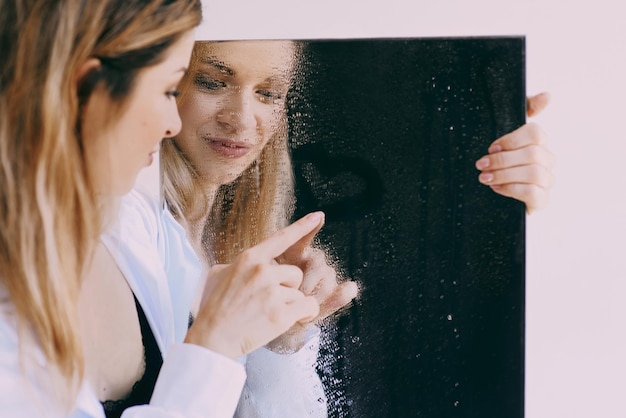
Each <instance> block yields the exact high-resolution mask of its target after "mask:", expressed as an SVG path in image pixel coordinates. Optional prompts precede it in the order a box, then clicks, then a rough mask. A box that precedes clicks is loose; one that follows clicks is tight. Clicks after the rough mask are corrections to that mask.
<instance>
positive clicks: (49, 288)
mask: <svg viewBox="0 0 626 418" xmlns="http://www.w3.org/2000/svg"><path fill="white" fill-rule="evenodd" d="M200 19H201V6H200V2H199V0H189V1H185V2H180V1H179V2H176V1H167V0H166V1H164V0H153V1H149V0H145V1H140V0H136V1H133V0H108V1H107V0H93V1H83V0H66V1H48V0H21V1H20V0H3V1H2V3H1V6H0V62H2V65H0V283H1V285H0V286H1V287H3V288H5V289H6V291H7V293H8V296H9V298H10V303H11V304H12V306H13V309H14V310H15V314H16V316H17V321H18V332H19V333H20V335H22V336H23V335H24V332H28V333H30V332H32V333H33V334H34V336H35V338H36V340H37V342H38V343H39V345H40V347H41V350H42V351H43V353H44V355H45V357H46V358H47V360H48V362H49V363H50V365H51V366H53V367H54V368H56V369H57V370H58V372H59V373H60V375H61V376H62V377H64V378H66V379H67V380H69V381H72V382H74V383H78V382H80V380H81V379H82V375H83V369H84V364H83V363H84V360H83V353H82V347H81V344H80V336H79V335H78V332H77V330H78V329H79V327H78V324H77V322H78V317H77V297H78V292H79V290H80V281H81V276H82V274H84V270H85V267H86V264H87V263H88V262H89V259H90V255H91V253H92V250H93V246H94V244H95V242H96V241H97V239H98V236H99V234H100V232H101V226H102V224H101V223H102V220H103V217H104V213H103V211H104V209H103V208H102V207H101V206H99V205H98V202H96V196H95V189H94V186H93V184H92V181H91V175H90V172H89V167H87V165H86V163H85V159H84V149H83V147H84V144H83V141H82V138H81V136H80V122H81V121H80V118H79V115H80V108H81V105H82V104H84V102H85V101H86V99H87V98H88V97H89V94H90V93H91V91H93V89H94V88H95V87H96V86H97V85H100V86H104V87H106V88H107V90H108V91H109V93H110V95H111V97H112V98H113V99H114V100H116V101H118V103H120V104H123V103H124V101H125V98H127V97H128V94H129V93H130V91H131V90H132V86H133V84H132V81H133V79H134V77H135V75H136V73H137V71H139V70H140V69H141V68H143V67H146V66H149V65H154V64H155V63H157V62H159V60H161V59H162V57H163V52H164V51H165V49H166V48H167V47H168V46H169V45H171V44H172V43H174V42H175V41H176V40H177V39H179V38H180V37H181V36H182V35H183V34H184V33H186V32H187V31H188V30H190V29H192V28H193V27H195V26H196V25H197V24H198V23H199V22H200ZM134 54H135V55H134ZM142 54H143V55H142ZM92 57H96V58H99V59H101V62H102V65H101V66H100V67H99V68H98V69H95V70H94V71H92V72H90V73H89V74H87V75H86V76H85V77H83V79H82V80H80V82H79V83H77V80H76V74H77V73H78V70H79V68H80V66H81V65H82V64H83V63H85V62H86V61H87V60H88V59H89V58H92ZM20 340H22V338H20Z"/></svg>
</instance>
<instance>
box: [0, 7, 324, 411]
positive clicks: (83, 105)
mask: <svg viewBox="0 0 626 418" xmlns="http://www.w3.org/2000/svg"><path fill="white" fill-rule="evenodd" d="M200 17H201V16H200V2H199V1H196V0H188V1H176V2H172V1H166V0H152V1H147V0H142V1H139V0H124V1H123V2H122V1H117V0H98V1H66V2H61V3H59V2H50V1H43V0H41V1H37V0H32V1H14V0H5V1H3V2H2V3H1V6H0V45H2V47H1V48H0V51H1V52H0V54H1V56H2V62H3V64H2V67H1V68H0V160H2V164H0V182H1V183H2V187H0V193H1V196H2V197H1V199H2V202H3V204H2V205H0V260H1V261H0V294H1V295H2V299H1V301H0V358H1V359H2V361H0V382H1V386H2V389H1V390H0V415H1V416H11V417H34V416H46V417H66V416H73V417H75V416H81V417H104V416H105V415H104V412H103V408H102V405H101V403H100V402H99V401H104V400H124V401H127V400H128V399H127V398H129V399H130V400H131V403H130V404H128V403H125V404H124V405H123V406H122V409H123V408H125V407H126V406H129V405H132V404H141V403H145V402H147V401H148V400H150V405H142V406H135V407H132V408H129V409H127V410H126V411H125V412H123V416H124V417H148V416H149V417H156V416H159V417H175V416H176V417H180V416H206V415H207V413H209V414H210V413H214V414H215V415H214V416H228V415H232V413H233V411H234V409H235V406H236V402H237V400H238V398H239V394H240V390H241V387H242V385H243V380H244V371H243V369H242V368H241V366H240V365H239V364H237V362H236V361H233V360H232V359H235V358H237V357H240V356H241V355H243V354H246V353H247V352H249V351H251V350H254V349H255V348H257V347H259V346H261V345H263V344H266V343H267V342H268V341H270V340H272V339H273V338H275V337H276V336H278V335H281V334H282V333H283V332H284V331H285V330H287V329H289V327H291V326H292V325H293V324H294V323H295V322H296V321H298V320H304V319H306V318H309V317H311V316H314V315H316V314H317V312H318V306H317V304H316V303H315V301H314V300H313V298H307V297H305V296H304V295H303V294H302V292H300V291H298V290H296V288H297V287H298V286H299V284H300V282H301V279H302V274H301V272H300V271H299V270H298V269H295V268H289V267H290V266H276V265H274V264H273V260H274V259H275V258H276V257H278V256H280V255H282V254H283V253H284V252H285V251H286V250H289V248H290V247H291V246H292V245H293V244H295V243H298V242H299V241H300V240H302V239H303V237H305V238H304V239H308V238H306V237H307V236H308V234H310V233H311V232H312V231H314V230H315V229H316V228H318V227H319V225H320V222H321V215H320V214H312V215H310V216H308V217H305V218H304V219H302V220H300V221H299V222H296V223H294V224H292V225H290V226H289V227H286V228H284V229H283V230H281V231H280V234H277V235H275V236H273V237H271V238H270V239H268V240H266V241H264V242H263V243H261V244H259V245H257V246H256V247H254V248H251V249H250V250H248V251H247V252H245V253H244V254H243V255H242V256H241V257H239V258H238V259H236V260H234V262H233V264H232V265H228V266H222V267H220V268H216V269H214V270H213V271H212V272H211V277H214V278H215V280H214V281H215V282H216V283H217V284H216V285H214V286H212V291H211V292H210V294H209V295H207V296H206V297H204V298H203V301H202V308H200V309H199V311H198V316H197V318H196V322H195V323H194V325H193V326H192V327H191V328H190V329H189V332H188V333H187V335H186V337H185V341H186V344H177V345H173V346H172V347H171V348H170V345H171V344H169V343H170V342H171V341H167V340H168V339H169V340H172V339H173V337H172V336H171V328H172V327H170V326H168V325H170V323H168V322H167V321H168V317H167V316H166V315H164V316H162V317H161V318H158V317H156V316H155V315H154V312H158V311H159V309H160V306H161V302H163V303H167V302H168V298H170V297H172V298H173V296H170V294H169V293H168V292H167V291H163V289H162V283H160V282H158V281H156V280H155V281H151V280H148V279H146V280H145V281H144V282H142V283H141V284H140V285H139V286H135V287H134V286H133V285H132V284H131V283H130V282H129V283H128V284H127V282H126V281H125V280H124V279H125V277H124V275H123V273H122V272H120V271H119V270H117V269H116V268H113V267H112V266H114V263H113V262H112V259H111V256H112V255H113V253H114V251H115V250H116V249H115V248H114V247H112V246H110V247H107V248H106V249H105V247H104V246H102V245H100V244H99V243H98V237H99V235H100V233H101V231H102V229H104V228H105V226H106V227H108V228H109V229H113V230H115V229H116V227H115V225H118V222H119V221H120V220H121V218H120V219H118V217H117V214H116V213H115V212H114V206H116V205H115V204H114V201H115V200H117V199H115V198H114V196H120V195H123V194H125V193H127V192H128V191H129V190H130V188H131V187H132V185H133V183H134V180H135V177H136V175H137V174H138V172H139V171H140V169H142V168H143V167H145V166H146V165H149V164H150V162H151V161H152V158H153V155H154V153H155V152H156V150H158V144H159V142H160V141H161V139H162V138H163V137H168V136H172V135H175V134H177V133H178V131H179V130H180V119H179V118H178V115H177V107H176V102H175V100H174V97H175V96H176V95H177V91H176V87H177V85H178V83H179V81H180V79H181V77H182V75H183V73H184V71H185V69H186V67H187V65H188V62H189V57H190V54H191V48H192V45H193V35H192V29H193V27H194V26H196V25H197V24H198V23H199V21H200ZM24 51H27V52H28V53H24ZM123 201H124V199H122V205H121V207H122V208H123V210H125V211H128V210H129V208H128V207H127V206H126V205H125V204H124V203H123ZM143 222H145V223H153V224H156V223H158V222H165V221H163V220H162V219H161V218H157V217H152V218H145V219H143ZM142 227H143V226H142V225H139V227H138V229H141V228H142ZM144 230H145V228H144ZM118 232H119V231H118ZM111 237H115V234H112V235H111V236H109V238H111ZM105 244H106V243H105ZM108 244H109V245H111V244H115V243H114V242H113V240H111V239H110V240H108ZM140 244H142V245H144V244H146V245H147V244H148V243H147V242H141V243H140ZM298 245H301V244H298ZM298 245H296V247H297V246H298ZM144 247H145V245H144V246H143V247H139V246H137V247H136V248H134V250H135V251H141V250H142V249H143V248H144ZM107 249H108V250H110V252H108V251H107ZM120 268H121V266H120ZM127 271H128V270H125V271H124V273H125V272H127ZM148 277H152V276H148ZM276 277H281V279H280V280H278V279H276ZM129 284H131V286H130V287H129ZM248 290H249V293H246V292H247V291H248ZM172 295H173V293H172ZM268 295H271V296H272V297H271V298H269V297H267V296H268ZM159 298H160V299H159ZM137 301H141V302H142V303H137ZM160 319H163V321H160ZM170 322H171V321H170ZM79 330H80V331H79ZM151 334H152V335H151ZM151 338H152V339H154V340H156V344H150V343H149V342H148V340H150V339H151ZM181 340H182V338H181ZM163 341H165V342H163ZM154 345H156V347H155V346H154ZM150 346H152V347H150ZM150 348H151V349H152V351H150ZM149 351H150V352H151V353H152V354H153V355H154V357H150V358H151V359H154V358H156V361H155V362H152V363H150V365H149V364H148V360H149V359H148V356H149V353H148V352H149ZM162 355H163V356H165V355H167V356H166V358H165V359H163V358H162V357H161V356H162ZM144 360H145V361H146V363H145V365H144ZM161 361H163V365H162V368H161V369H160V374H159V367H160V362H161ZM154 364H156V365H157V366H156V370H155V368H154ZM144 366H145V367H144ZM148 373H150V374H152V376H148V377H147V379H146V375H147V374H148ZM157 374H158V380H157ZM151 379H154V380H156V388H154V385H155V382H154V380H151ZM135 381H138V385H139V387H140V389H137V387H138V386H137V385H135V384H134V382H135ZM153 388H154V393H153V394H152V396H150V394H151V393H152V389H153ZM207 411H209V412H207ZM119 413H122V411H121V410H113V411H111V416H115V415H116V414H117V415H119Z"/></svg>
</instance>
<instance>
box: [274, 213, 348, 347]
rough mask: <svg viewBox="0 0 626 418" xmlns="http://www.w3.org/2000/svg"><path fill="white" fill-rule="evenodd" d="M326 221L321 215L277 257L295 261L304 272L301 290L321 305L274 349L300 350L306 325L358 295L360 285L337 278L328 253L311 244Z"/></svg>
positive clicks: (334, 310) (275, 345)
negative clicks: (304, 234) (312, 227)
mask: <svg viewBox="0 0 626 418" xmlns="http://www.w3.org/2000/svg"><path fill="white" fill-rule="evenodd" d="M323 225H324V219H322V220H321V221H320V223H319V225H318V226H317V228H315V229H314V230H313V231H311V232H310V233H309V234H308V235H307V236H306V237H304V238H302V239H301V240H300V241H299V242H298V243H296V244H294V245H292V246H291V247H290V248H289V249H288V250H287V251H285V252H284V254H283V255H282V256H281V257H280V258H279V259H278V261H279V262H280V263H281V264H282V263H284V264H292V265H295V266H297V267H299V268H300V269H301V270H302V272H303V273H304V277H303V280H302V284H301V285H300V290H301V291H302V293H304V294H305V295H307V296H312V297H314V298H315V299H316V300H317V302H318V303H319V306H320V311H319V314H318V315H317V316H316V317H315V318H312V319H310V320H306V321H298V322H297V323H296V324H295V325H294V326H293V327H291V329H289V331H287V332H286V333H284V334H283V335H281V336H280V337H278V338H276V339H274V340H273V341H272V342H271V343H269V344H268V345H267V348H269V349H270V350H272V351H275V352H279V353H291V352H294V351H297V350H299V349H300V348H301V347H302V346H303V344H304V343H305V338H306V329H307V328H308V327H309V326H311V325H312V324H319V323H320V322H321V321H322V320H323V319H325V318H327V317H329V316H330V315H332V314H334V313H335V312H337V311H338V310H340V309H341V308H343V307H345V306H347V305H348V304H349V303H350V302H351V301H352V300H353V299H354V298H355V297H356V296H357V295H358V286H357V284H356V283H355V282H353V281H342V282H341V283H339V282H338V281H337V272H336V271H335V269H334V268H332V267H331V266H330V265H329V264H328V262H327V260H326V254H325V253H324V251H323V250H321V249H319V248H314V247H312V246H311V244H312V242H313V238H314V237H315V235H316V234H317V232H318V231H319V230H320V229H321V228H322V226H323Z"/></svg>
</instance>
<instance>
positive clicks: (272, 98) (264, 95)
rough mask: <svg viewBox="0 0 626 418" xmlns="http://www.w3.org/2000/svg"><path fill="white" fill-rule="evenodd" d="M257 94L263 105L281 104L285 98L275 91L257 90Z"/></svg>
mask: <svg viewBox="0 0 626 418" xmlns="http://www.w3.org/2000/svg"><path fill="white" fill-rule="evenodd" d="M257 94H258V95H259V96H260V98H261V101H262V102H263V103H272V104H280V103H282V101H283V98H284V96H283V94H282V93H281V92H279V91H273V90H257Z"/></svg>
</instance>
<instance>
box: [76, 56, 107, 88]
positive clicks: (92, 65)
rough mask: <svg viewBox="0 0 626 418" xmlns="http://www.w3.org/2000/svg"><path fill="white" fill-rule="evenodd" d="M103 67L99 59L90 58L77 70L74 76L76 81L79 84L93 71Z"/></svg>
mask: <svg viewBox="0 0 626 418" xmlns="http://www.w3.org/2000/svg"><path fill="white" fill-rule="evenodd" d="M101 66H102V63H101V62H100V60H99V59H98V58H89V59H87V61H85V62H83V64H82V65H81V66H79V67H78V69H77V70H76V74H75V75H74V80H75V81H76V83H77V84H79V83H80V82H81V80H83V78H84V77H85V76H86V75H87V74H89V73H90V72H91V71H93V70H95V69H98V68H100V67H101Z"/></svg>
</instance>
